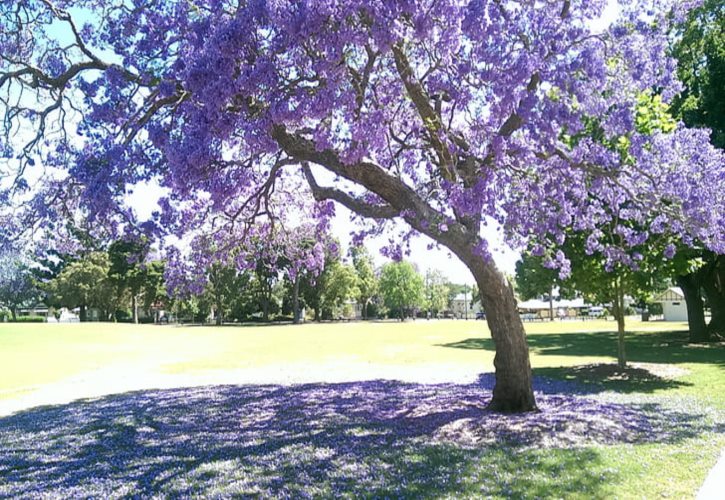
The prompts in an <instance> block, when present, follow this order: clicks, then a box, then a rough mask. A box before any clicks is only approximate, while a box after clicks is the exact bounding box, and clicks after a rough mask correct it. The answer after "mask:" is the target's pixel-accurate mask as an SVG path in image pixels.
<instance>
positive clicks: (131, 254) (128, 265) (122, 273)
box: [108, 239, 149, 323]
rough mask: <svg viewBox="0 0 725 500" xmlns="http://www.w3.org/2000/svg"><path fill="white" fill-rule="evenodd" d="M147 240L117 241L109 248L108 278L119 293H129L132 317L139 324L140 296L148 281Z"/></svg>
mask: <svg viewBox="0 0 725 500" xmlns="http://www.w3.org/2000/svg"><path fill="white" fill-rule="evenodd" d="M148 251H149V247H148V242H147V241H145V240H126V239H122V240H117V241H114V242H113V243H111V245H110V246H109V247H108V258H109V261H110V268H109V271H108V276H109V278H110V279H111V281H112V282H113V283H114V284H115V285H116V286H117V287H118V289H119V292H120V293H123V292H128V294H129V295H130V297H131V317H132V318H133V322H134V323H138V302H139V296H140V295H141V292H142V291H143V289H144V285H145V283H146V280H147V279H148V276H147V271H146V266H145V265H144V260H145V259H146V255H147V254H148Z"/></svg>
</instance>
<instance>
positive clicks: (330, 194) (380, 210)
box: [302, 162, 400, 219]
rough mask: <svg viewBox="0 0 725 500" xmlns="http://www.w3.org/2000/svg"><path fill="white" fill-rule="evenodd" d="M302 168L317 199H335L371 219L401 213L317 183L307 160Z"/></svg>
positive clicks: (386, 217)
mask: <svg viewBox="0 0 725 500" xmlns="http://www.w3.org/2000/svg"><path fill="white" fill-rule="evenodd" d="M302 170H303V172H304V174H305V178H306V179H307V184H309V185H310V189H311V190H312V196H314V197H315V200H317V201H323V200H333V201H336V202H338V203H340V204H341V205H344V206H345V207H347V208H349V209H350V210H352V211H353V212H355V213H357V214H359V215H362V216H363V217H369V218H371V219H392V218H394V217H398V216H399V215H400V210H396V209H395V208H393V207H392V206H390V205H373V204H371V203H366V202H364V201H362V200H360V199H358V198H355V197H353V196H351V195H349V194H347V193H344V192H343V191H340V190H339V189H334V188H330V187H321V186H320V185H319V184H317V181H316V180H315V177H314V175H313V174H312V169H311V168H310V165H309V163H307V162H303V163H302Z"/></svg>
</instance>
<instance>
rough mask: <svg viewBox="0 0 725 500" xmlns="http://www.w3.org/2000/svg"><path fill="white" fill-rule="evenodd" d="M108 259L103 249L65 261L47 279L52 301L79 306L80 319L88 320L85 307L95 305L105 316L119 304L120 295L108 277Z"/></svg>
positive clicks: (63, 304)
mask: <svg viewBox="0 0 725 500" xmlns="http://www.w3.org/2000/svg"><path fill="white" fill-rule="evenodd" d="M110 267H111V266H110V261H109V258H108V254H107V253H105V252H92V253H90V254H88V255H87V256H85V257H83V258H81V259H79V260H77V261H75V262H72V263H70V264H68V265H67V266H66V267H65V268H64V269H63V270H62V271H61V272H60V274H59V275H58V276H57V277H56V278H55V279H54V280H53V281H51V282H50V284H49V287H48V289H49V291H50V293H51V294H52V295H53V300H54V301H57V302H58V303H60V304H61V305H62V306H63V307H68V308H71V309H73V308H76V307H78V308H79V309H80V320H81V321H87V319H88V316H87V312H88V308H89V307H96V308H98V309H99V310H100V311H101V314H102V316H103V318H104V319H108V318H109V317H110V315H111V314H112V313H114V312H115V310H116V308H117V307H118V305H119V303H120V300H121V296H120V295H119V292H118V288H117V287H116V286H115V284H114V283H113V282H112V281H111V279H110V278H109V271H110Z"/></svg>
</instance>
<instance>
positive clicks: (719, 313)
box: [702, 255, 725, 335]
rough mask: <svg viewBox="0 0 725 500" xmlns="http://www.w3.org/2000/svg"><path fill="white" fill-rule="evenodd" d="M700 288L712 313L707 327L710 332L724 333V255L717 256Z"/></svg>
mask: <svg viewBox="0 0 725 500" xmlns="http://www.w3.org/2000/svg"><path fill="white" fill-rule="evenodd" d="M702 288H703V290H704V291H705V295H706V296H707V301H708V303H709V304H710V312H711V313H712V317H711V318H710V323H709V324H708V325H707V328H708V330H709V332H710V333H711V334H712V333H717V334H719V335H725V255H719V256H717V258H716V260H715V262H714V263H713V265H712V268H711V269H710V272H709V273H708V274H707V276H706V277H705V279H704V280H703V283H702Z"/></svg>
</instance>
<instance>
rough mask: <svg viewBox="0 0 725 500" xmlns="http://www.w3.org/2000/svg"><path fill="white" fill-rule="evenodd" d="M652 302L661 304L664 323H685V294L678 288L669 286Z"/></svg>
mask: <svg viewBox="0 0 725 500" xmlns="http://www.w3.org/2000/svg"><path fill="white" fill-rule="evenodd" d="M654 302H659V303H660V304H662V314H663V315H664V317H665V321H687V304H686V302H685V294H684V293H682V289H681V288H680V287H677V286H671V287H670V288H668V289H667V290H665V291H664V292H662V293H661V294H659V295H658V296H657V297H655V299H654Z"/></svg>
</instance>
